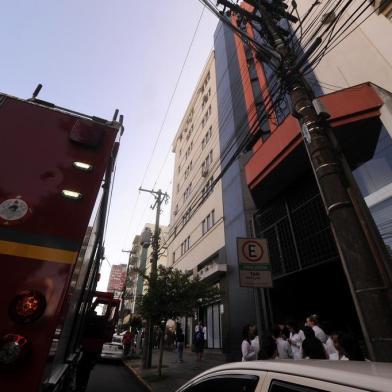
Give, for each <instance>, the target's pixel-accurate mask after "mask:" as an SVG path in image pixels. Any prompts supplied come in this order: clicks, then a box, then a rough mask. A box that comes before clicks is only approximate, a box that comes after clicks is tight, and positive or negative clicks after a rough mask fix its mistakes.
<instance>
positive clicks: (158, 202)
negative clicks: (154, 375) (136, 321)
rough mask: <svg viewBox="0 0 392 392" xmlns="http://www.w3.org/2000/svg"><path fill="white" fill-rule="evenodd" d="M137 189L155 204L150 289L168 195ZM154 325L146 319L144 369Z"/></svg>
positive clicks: (148, 356) (147, 362)
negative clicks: (148, 194)
mask: <svg viewBox="0 0 392 392" xmlns="http://www.w3.org/2000/svg"><path fill="white" fill-rule="evenodd" d="M139 191H142V192H148V193H151V194H152V195H154V197H155V204H154V205H152V206H151V209H153V210H154V209H155V207H156V216H155V228H154V236H153V239H152V255H151V270H150V278H151V279H150V289H154V282H155V280H156V278H157V274H158V256H159V237H160V229H159V218H160V215H161V205H162V203H163V202H166V203H167V201H168V199H169V195H168V194H167V193H166V192H165V193H163V192H162V190H161V189H159V190H158V191H154V190H149V189H143V188H139ZM153 328H154V326H153V324H152V321H151V320H147V326H146V333H145V337H144V342H145V344H144V350H143V367H144V368H145V369H149V368H151V361H152V349H153V332H154V330H153Z"/></svg>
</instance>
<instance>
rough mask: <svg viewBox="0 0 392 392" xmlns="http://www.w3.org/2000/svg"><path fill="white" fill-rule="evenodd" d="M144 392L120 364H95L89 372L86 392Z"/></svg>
mask: <svg viewBox="0 0 392 392" xmlns="http://www.w3.org/2000/svg"><path fill="white" fill-rule="evenodd" d="M108 391H110V392H124V391H132V392H144V389H143V388H142V387H141V386H140V384H139V383H138V382H137V380H136V379H135V377H134V376H132V374H131V372H130V371H129V370H127V369H126V367H125V366H124V365H122V363H113V362H105V363H99V364H97V365H96V366H95V367H94V369H93V371H92V372H91V376H90V380H89V383H88V387H87V392H108Z"/></svg>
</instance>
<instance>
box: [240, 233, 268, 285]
mask: <svg viewBox="0 0 392 392" xmlns="http://www.w3.org/2000/svg"><path fill="white" fill-rule="evenodd" d="M237 254H238V263H239V275H240V286H241V287H272V274H271V264H270V260H269V254H268V246H267V240H266V239H256V238H237Z"/></svg>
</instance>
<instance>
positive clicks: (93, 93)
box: [0, 0, 217, 289]
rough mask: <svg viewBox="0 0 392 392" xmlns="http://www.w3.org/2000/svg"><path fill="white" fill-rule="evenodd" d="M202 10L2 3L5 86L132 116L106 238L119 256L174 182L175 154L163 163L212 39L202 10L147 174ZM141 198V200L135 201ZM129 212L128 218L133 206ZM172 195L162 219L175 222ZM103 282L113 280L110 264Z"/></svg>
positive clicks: (153, 3) (113, 257) (169, 4)
mask: <svg viewBox="0 0 392 392" xmlns="http://www.w3.org/2000/svg"><path fill="white" fill-rule="evenodd" d="M201 11H202V5H201V4H200V2H199V1H198V0H166V1H158V0H149V1H148V0H144V1H135V0H111V1H107V0H106V1H104V0H63V1H53V0H34V1H21V0H13V1H7V2H3V3H2V10H1V13H0V37H1V39H0V53H1V59H0V91H2V92H4V93H8V94H11V95H15V96H18V97H21V98H28V97H30V96H31V94H32V92H33V90H34V88H35V87H36V85H37V84H38V83H42V84H43V85H44V88H43V90H42V91H41V93H40V98H42V99H45V100H48V101H51V102H53V103H55V104H57V105H59V106H64V107H67V108H70V109H75V110H78V111H81V112H84V113H87V114H91V115H96V116H100V117H104V118H109V119H110V118H111V117H112V115H113V112H114V110H115V108H119V109H120V112H121V113H123V114H124V116H125V134H124V137H123V139H122V144H121V149H120V154H119V157H118V162H117V173H116V183H115V188H114V192H113V199H112V207H111V214H110V217H109V226H108V232H107V238H106V255H107V257H108V260H109V261H110V263H112V264H117V263H120V262H127V254H125V253H122V252H121V250H122V249H129V247H130V244H131V242H132V239H133V237H134V235H135V234H137V233H139V232H140V231H141V229H142V227H143V225H144V223H147V222H153V221H154V212H153V211H151V210H150V209H149V208H148V206H149V205H150V204H151V203H152V202H153V200H152V198H151V196H148V195H147V194H141V195H140V196H139V199H138V202H137V204H135V203H136V199H137V195H138V190H137V189H138V187H139V186H140V185H143V186H144V187H147V188H148V187H152V186H153V185H154V183H155V182H156V181H157V183H156V187H157V188H159V187H160V188H162V189H163V190H168V191H169V192H171V184H170V180H171V176H172V170H173V169H172V165H173V159H172V157H171V156H170V157H169V159H167V160H166V164H165V165H164V168H163V170H162V174H161V176H160V178H158V179H157V176H158V173H159V172H160V171H161V167H162V165H163V163H164V162H165V158H166V156H167V152H168V151H169V149H170V145H171V142H172V139H173V137H174V135H175V133H176V131H177V127H178V125H179V123H180V121H181V118H182V115H183V113H184V111H185V109H186V106H187V104H188V102H189V99H190V97H191V95H192V92H193V89H194V87H195V84H196V82H197V79H198V77H199V75H200V72H201V70H202V68H203V66H204V64H205V62H206V60H207V57H208V54H209V52H210V51H211V49H212V46H213V32H214V30H215V27H216V24H217V20H216V18H215V17H214V16H213V15H211V14H210V13H209V11H208V10H205V11H204V15H203V18H202V20H201V23H200V27H199V30H198V33H197V35H196V38H195V41H194V44H193V47H192V50H191V53H190V56H189V59H188V61H187V64H186V67H185V69H184V73H183V76H182V78H181V82H180V84H179V87H178V90H177V93H176V96H175V99H174V101H173V104H172V108H171V110H170V112H169V115H168V118H167V121H166V124H165V126H164V128H163V131H162V135H161V137H160V139H159V144H158V148H157V150H156V153H155V154H154V157H153V160H152V163H151V165H150V169H149V171H148V174H147V175H146V178H145V180H144V182H143V184H141V181H142V177H143V174H144V171H145V169H146V166H147V163H148V159H149V157H150V154H151V151H152V148H153V143H154V141H155V139H156V137H157V135H158V132H159V129H160V126H161V124H162V121H163V118H164V114H165V111H166V109H167V106H168V103H169V100H170V97H171V95H172V93H173V90H174V86H175V83H176V80H177V78H178V75H179V72H180V69H181V66H182V63H183V61H184V59H185V55H186V53H187V50H188V46H189V44H190V41H191V39H192V36H193V33H194V31H195V27H196V24H197V21H198V19H199V17H200V14H201ZM135 206H136V207H135ZM133 210H134V211H135V213H134V214H133V215H132V221H130V218H131V213H132V211H133ZM168 212H169V205H168V206H166V207H165V211H164V214H163V219H162V223H166V224H167V223H168V219H169V214H168ZM102 273H103V279H102V282H101V285H100V286H101V289H103V288H106V279H107V274H108V266H107V265H106V264H104V266H103V269H102Z"/></svg>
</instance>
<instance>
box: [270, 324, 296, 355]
mask: <svg viewBox="0 0 392 392" xmlns="http://www.w3.org/2000/svg"><path fill="white" fill-rule="evenodd" d="M272 335H273V336H274V338H275V341H276V348H277V350H278V357H279V359H292V358H293V352H292V351H291V347H290V343H289V342H288V341H287V340H285V339H283V335H282V329H281V328H279V326H276V327H275V328H274V330H273V331H272Z"/></svg>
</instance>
